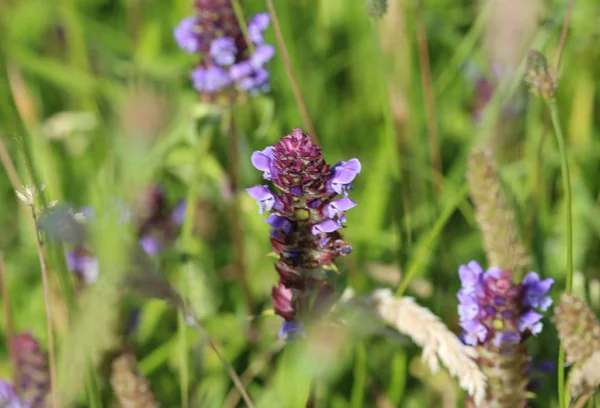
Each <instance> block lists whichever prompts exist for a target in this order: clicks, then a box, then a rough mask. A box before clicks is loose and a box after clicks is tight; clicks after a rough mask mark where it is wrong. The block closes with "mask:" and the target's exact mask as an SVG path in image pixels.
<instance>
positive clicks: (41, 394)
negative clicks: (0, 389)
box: [12, 332, 50, 408]
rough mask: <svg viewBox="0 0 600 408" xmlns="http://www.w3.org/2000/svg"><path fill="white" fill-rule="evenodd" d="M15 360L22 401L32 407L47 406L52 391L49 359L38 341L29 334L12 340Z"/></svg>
mask: <svg viewBox="0 0 600 408" xmlns="http://www.w3.org/2000/svg"><path fill="white" fill-rule="evenodd" d="M12 345H13V350H14V351H15V360H16V364H17V367H18V373H19V378H18V381H19V390H20V395H21V398H22V400H24V401H26V402H27V403H28V404H31V407H32V408H33V407H43V406H46V404H45V402H46V398H47V397H48V394H49V391H50V374H49V372H48V359H47V356H46V353H45V352H44V351H43V350H42V349H41V347H40V345H39V343H38V341H37V340H36V339H35V338H34V337H33V335H32V334H31V333H29V332H24V333H19V334H16V335H15V336H14V337H13V338H12Z"/></svg>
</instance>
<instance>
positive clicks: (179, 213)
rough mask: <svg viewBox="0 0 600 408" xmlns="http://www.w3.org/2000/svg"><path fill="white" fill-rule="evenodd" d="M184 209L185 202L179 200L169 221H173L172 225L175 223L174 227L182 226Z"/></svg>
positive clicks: (185, 207)
mask: <svg viewBox="0 0 600 408" xmlns="http://www.w3.org/2000/svg"><path fill="white" fill-rule="evenodd" d="M186 209H187V205H186V203H185V200H181V201H180V202H179V204H177V206H176V207H175V209H174V210H173V212H172V213H171V220H173V223H175V225H182V224H183V221H184V220H185V213H186Z"/></svg>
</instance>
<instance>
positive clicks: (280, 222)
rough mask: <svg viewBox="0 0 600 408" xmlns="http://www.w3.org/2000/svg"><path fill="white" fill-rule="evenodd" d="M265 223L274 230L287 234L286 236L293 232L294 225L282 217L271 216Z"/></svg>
mask: <svg viewBox="0 0 600 408" xmlns="http://www.w3.org/2000/svg"><path fill="white" fill-rule="evenodd" d="M265 222H266V223H267V224H269V225H270V226H271V227H273V228H274V229H276V230H281V231H283V232H285V233H286V235H289V233H290V232H291V231H292V224H291V223H290V222H289V221H288V220H287V219H285V218H284V217H282V216H280V215H276V214H271V215H269V216H268V217H267V219H266V220H265Z"/></svg>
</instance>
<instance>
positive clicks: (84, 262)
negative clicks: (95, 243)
mask: <svg viewBox="0 0 600 408" xmlns="http://www.w3.org/2000/svg"><path fill="white" fill-rule="evenodd" d="M65 259H66V261H67V269H68V270H69V271H71V272H73V273H75V274H76V275H77V276H79V277H80V278H81V279H83V281H84V282H85V283H86V284H91V283H94V282H96V281H97V280H98V276H99V264H98V259H97V258H96V257H94V256H91V255H90V254H89V253H88V251H87V250H86V249H85V248H83V247H80V248H75V249H73V250H71V251H67V252H66V253H65Z"/></svg>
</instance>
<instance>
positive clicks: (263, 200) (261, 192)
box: [246, 186, 275, 215]
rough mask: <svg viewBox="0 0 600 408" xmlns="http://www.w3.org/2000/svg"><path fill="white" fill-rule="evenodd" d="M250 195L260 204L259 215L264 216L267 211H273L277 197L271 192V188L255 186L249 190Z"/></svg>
mask: <svg viewBox="0 0 600 408" xmlns="http://www.w3.org/2000/svg"><path fill="white" fill-rule="evenodd" d="M246 191H247V192H248V195H249V196H250V197H252V198H254V199H255V200H256V202H257V204H258V213H259V214H261V215H262V214H264V213H265V210H267V211H271V209H272V208H273V206H274V205H275V196H274V195H273V193H271V190H269V186H254V187H250V188H247V189H246Z"/></svg>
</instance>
